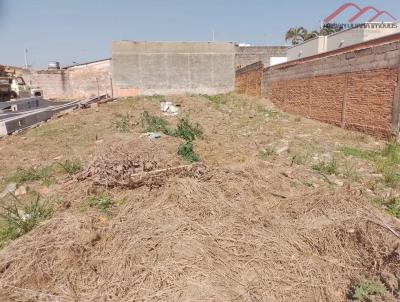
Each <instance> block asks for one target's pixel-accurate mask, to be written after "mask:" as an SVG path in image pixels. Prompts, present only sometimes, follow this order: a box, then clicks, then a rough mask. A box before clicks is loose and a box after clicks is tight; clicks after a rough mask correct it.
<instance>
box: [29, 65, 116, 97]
mask: <svg viewBox="0 0 400 302" xmlns="http://www.w3.org/2000/svg"><path fill="white" fill-rule="evenodd" d="M22 75H23V76H24V79H25V81H26V82H27V83H28V84H29V85H31V86H33V87H40V88H42V90H43V96H44V97H45V98H46V99H73V98H74V99H79V98H89V97H93V96H96V95H97V94H98V93H99V94H100V95H101V94H105V93H109V94H111V60H110V59H108V60H103V61H98V62H93V63H88V64H85V65H78V66H74V67H70V68H67V69H61V70H39V71H28V70H25V71H24V72H23V74H22Z"/></svg>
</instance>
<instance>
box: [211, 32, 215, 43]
mask: <svg viewBox="0 0 400 302" xmlns="http://www.w3.org/2000/svg"><path fill="white" fill-rule="evenodd" d="M212 37H213V39H212V41H213V42H215V30H214V29H213V30H212Z"/></svg>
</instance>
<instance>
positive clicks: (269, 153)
mask: <svg viewBox="0 0 400 302" xmlns="http://www.w3.org/2000/svg"><path fill="white" fill-rule="evenodd" d="M275 154H276V152H275V150H274V149H272V148H265V149H263V150H260V151H258V156H259V157H260V158H261V159H262V160H267V159H268V158H270V157H271V156H273V155H275Z"/></svg>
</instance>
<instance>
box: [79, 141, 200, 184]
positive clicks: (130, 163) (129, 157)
mask: <svg viewBox="0 0 400 302" xmlns="http://www.w3.org/2000/svg"><path fill="white" fill-rule="evenodd" d="M157 153H158V154H157V155H160V154H159V153H162V151H161V152H160V151H159V152H157ZM155 155H156V154H155V153H153V152H141V153H137V152H135V151H131V150H130V148H128V147H127V146H125V145H121V146H117V147H113V148H109V149H107V150H105V152H103V153H101V154H99V155H97V156H96V157H95V158H94V159H93V160H92V161H91V162H90V163H89V165H88V166H87V167H86V169H84V170H83V171H82V172H80V173H79V174H77V175H76V177H75V179H76V180H77V181H79V182H82V181H87V182H88V183H89V182H90V183H91V184H92V185H94V186H103V187H107V188H114V187H120V188H126V189H136V188H138V187H141V186H148V187H150V188H156V187H160V186H161V185H162V184H164V183H165V180H166V179H167V178H169V177H173V176H180V177H185V176H193V177H197V176H198V177H201V175H202V174H204V171H205V169H206V167H205V166H203V165H201V164H196V165H177V160H176V158H175V157H173V156H171V155H169V154H164V156H158V158H157V159H156V157H155ZM160 158H161V160H160Z"/></svg>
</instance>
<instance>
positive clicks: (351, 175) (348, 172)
mask: <svg viewBox="0 0 400 302" xmlns="http://www.w3.org/2000/svg"><path fill="white" fill-rule="evenodd" d="M343 177H344V178H346V179H349V180H351V181H359V180H360V176H359V175H358V173H357V170H356V169H355V167H354V166H353V165H352V164H351V163H348V162H346V163H345V164H344V169H343Z"/></svg>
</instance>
